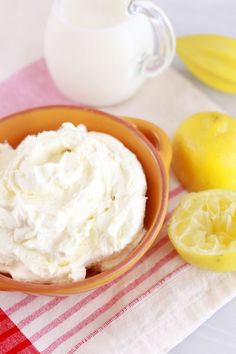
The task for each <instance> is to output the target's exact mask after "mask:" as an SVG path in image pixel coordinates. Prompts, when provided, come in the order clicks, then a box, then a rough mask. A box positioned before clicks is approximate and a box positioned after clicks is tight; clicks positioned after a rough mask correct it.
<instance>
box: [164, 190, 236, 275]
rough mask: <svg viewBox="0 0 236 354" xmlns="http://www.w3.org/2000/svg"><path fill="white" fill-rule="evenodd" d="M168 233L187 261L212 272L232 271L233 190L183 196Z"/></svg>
mask: <svg viewBox="0 0 236 354" xmlns="http://www.w3.org/2000/svg"><path fill="white" fill-rule="evenodd" d="M168 234H169V237H170V240H171V242H172V243H173V245H174V247H175V248H176V250H177V251H178V253H179V254H180V255H181V256H182V257H183V258H184V259H185V260H186V261H187V262H188V263H191V264H194V265H196V266H199V267H202V268H206V269H209V270H213V271H218V272H225V271H235V270H236V192H235V191H229V190H221V189H219V190H209V191H203V192H198V193H190V194H187V195H185V196H184V197H183V198H182V200H181V202H180V204H179V206H178V207H177V209H176V210H175V211H174V213H173V215H172V217H171V219H170V221H169V224H168Z"/></svg>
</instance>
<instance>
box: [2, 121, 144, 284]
mask: <svg viewBox="0 0 236 354" xmlns="http://www.w3.org/2000/svg"><path fill="white" fill-rule="evenodd" d="M146 189H147V184H146V178H145V175H144V172H143V169H142V166H141V164H140V162H139V161H138V160H137V158H136V156H135V155H134V154H133V153H132V152H131V151H130V150H128V149H127V148H126V147H125V146H124V145H123V144H122V143H121V142H120V141H118V140H117V139H115V138H113V137H112V136H110V135H107V134H103V133H98V132H88V131H87V129H86V127H85V126H84V125H79V126H77V127H76V126H74V125H73V124H71V123H64V124H63V125H62V126H61V128H60V129H59V130H57V131H45V132H43V133H40V134H38V135H37V136H33V135H30V136H28V137H26V138H25V139H24V140H23V141H22V142H21V144H20V145H19V146H18V147H17V148H16V149H13V148H12V147H11V146H10V145H8V144H7V143H5V144H0V271H1V272H5V273H9V274H10V275H11V276H12V277H13V278H14V279H17V280H21V281H35V282H64V281H77V280H80V279H84V278H85V276H86V268H89V267H91V266H93V265H94V264H96V263H98V262H101V261H103V260H105V259H106V257H110V256H111V255H113V254H116V253H117V252H120V251H121V250H122V249H125V248H126V247H127V246H128V245H130V244H132V243H133V242H135V240H137V239H138V238H139V235H140V234H142V233H143V221H144V214H145V205H146V197H145V195H146Z"/></svg>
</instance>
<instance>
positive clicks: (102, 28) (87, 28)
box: [52, 0, 135, 31]
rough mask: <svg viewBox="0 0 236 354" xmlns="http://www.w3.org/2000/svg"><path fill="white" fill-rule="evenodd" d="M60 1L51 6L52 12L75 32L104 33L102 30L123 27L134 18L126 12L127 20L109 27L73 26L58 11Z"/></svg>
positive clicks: (56, 0) (128, 1)
mask: <svg viewBox="0 0 236 354" xmlns="http://www.w3.org/2000/svg"><path fill="white" fill-rule="evenodd" d="M62 1H63V0H54V2H53V6H52V12H53V13H54V14H55V15H56V16H57V17H58V19H59V20H60V21H62V22H63V23H64V24H65V25H67V26H69V27H71V28H73V29H74V30H77V31H89V30H96V31H104V30H107V29H108V28H109V29H115V28H117V27H120V26H122V25H125V24H126V23H127V22H128V21H127V20H132V19H133V18H134V17H135V16H134V17H132V16H130V14H129V12H128V11H127V15H128V16H127V18H126V19H124V20H123V21H121V22H118V23H116V24H114V25H109V26H105V27H92V26H79V25H75V24H73V23H71V22H70V21H69V20H67V18H66V17H65V16H63V15H62V12H61V11H60V3H61V2H62ZM131 1H132V0H127V7H128V6H129V3H130V2H131Z"/></svg>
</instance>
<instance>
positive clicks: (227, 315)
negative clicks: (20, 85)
mask: <svg viewBox="0 0 236 354" xmlns="http://www.w3.org/2000/svg"><path fill="white" fill-rule="evenodd" d="M86 1H89V0H86ZM111 1H112V0H111ZM51 3H52V0H0V48H1V49H0V80H4V79H7V78H8V77H9V76H10V75H11V74H13V73H14V72H16V71H18V70H19V69H20V68H22V67H23V66H26V65H27V64H29V63H30V62H32V61H33V60H36V59H38V58H40V57H42V56H43V31H44V27H45V24H46V21H47V16H48V12H49V10H50V7H51ZM157 3H158V5H159V6H160V7H162V8H163V9H164V10H165V12H166V13H167V15H168V16H169V18H170V19H171V21H172V23H173V26H174V29H175V33H176V35H177V36H182V35H186V34H192V33H217V34H223V35H230V36H234V37H235V38H236V0H195V1H191V0H158V1H157ZM173 65H174V67H175V68H176V69H177V70H178V71H180V72H181V73H182V74H183V75H184V76H185V77H187V78H188V79H189V80H190V81H191V82H192V83H194V85H195V86H197V87H198V88H200V89H201V90H202V91H203V92H205V94H206V95H207V96H209V97H210V98H211V99H212V100H214V101H215V102H216V103H218V104H219V105H220V106H221V107H222V109H223V110H225V111H226V112H228V113H230V114H232V115H234V116H235V117H236V96H235V95H227V94H223V93H220V92H216V91H214V90H212V89H210V88H208V87H206V86H204V85H203V84H201V83H200V82H198V81H197V80H196V79H195V78H193V77H192V76H191V74H189V73H187V72H186V71H185V68H184V67H183V65H182V64H181V62H180V61H179V60H178V59H177V58H176V59H175V62H174V64H173ZM176 306H177V304H176ZM235 314H236V299H235V300H233V301H232V302H231V303H229V304H228V305H226V306H224V308H222V309H221V310H220V311H218V313H217V314H216V315H215V316H213V317H212V318H211V319H210V320H209V321H207V322H206V323H205V324H203V325H202V326H201V327H200V328H199V329H198V330H197V331H196V332H195V333H193V334H192V335H191V336H190V337H188V338H187V339H186V340H185V341H184V342H182V343H181V344H179V345H178V346H177V347H176V348H174V349H173V350H172V351H171V354H189V353H191V354H199V353H201V354H211V353H214V354H222V353H225V354H235V353H236V334H235V333H236V316H235ZM156 335H158V333H157V334H156Z"/></svg>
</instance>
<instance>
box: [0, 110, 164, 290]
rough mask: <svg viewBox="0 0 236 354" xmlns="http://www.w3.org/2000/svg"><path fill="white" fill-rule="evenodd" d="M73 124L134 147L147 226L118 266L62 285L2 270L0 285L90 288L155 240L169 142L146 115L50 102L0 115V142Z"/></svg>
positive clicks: (15, 141)
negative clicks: (114, 113)
mask: <svg viewBox="0 0 236 354" xmlns="http://www.w3.org/2000/svg"><path fill="white" fill-rule="evenodd" d="M66 121H67V122H72V123H74V124H76V125H78V124H80V123H83V124H85V125H86V126H87V128H88V130H94V131H98V132H103V133H107V134H110V135H112V136H114V137H115V138H117V139H119V140H120V141H122V142H123V143H124V145H125V146H126V147H127V148H128V149H130V150H131V151H133V152H134V153H135V154H136V156H137V158H138V159H139V161H140V162H141V164H142V166H143V169H144V171H145V174H146V178H147V184H148V190H147V197H148V200H147V206H146V214H145V228H146V230H147V232H146V234H145V236H144V237H143V239H142V241H141V242H140V244H139V245H138V246H137V247H136V248H135V249H134V250H133V251H132V253H131V254H130V255H129V256H128V257H127V258H126V259H125V260H124V261H122V262H120V263H119V264H118V265H117V266H115V267H113V268H112V269H109V270H107V271H104V272H102V273H99V274H96V275H93V276H91V277H88V278H86V279H85V280H82V281H79V282H72V283H66V284H61V283H60V284H38V283H29V282H19V281H16V280H14V279H12V278H10V277H8V276H5V275H0V290H8V291H23V292H30V293H33V294H45V295H69V294H77V293H80V292H84V291H88V290H91V289H94V288H96V287H99V286H101V285H104V284H106V283H108V282H110V281H112V280H114V279H116V278H117V277H119V276H120V275H122V274H123V273H125V272H126V271H127V270H128V269H130V268H131V267H132V266H133V265H134V264H135V263H137V262H138V260H139V259H140V258H141V257H142V256H143V255H144V253H145V252H146V251H147V250H148V249H149V248H150V246H151V245H152V243H153V242H154V240H155V239H156V237H157V235H158V233H159V231H160V228H161V226H162V224H163V221H164V218H165V214H166V209H167V202H168V170H169V165H170V160H171V145H170V142H169V140H168V138H167V136H166V135H165V133H164V132H163V131H162V130H161V129H160V128H159V127H157V126H155V125H154V124H152V123H149V122H147V121H144V120H140V119H134V118H126V119H123V118H118V117H115V116H112V115H110V114H107V113H103V112H100V111H96V110H94V109H89V108H85V107H72V106H55V107H54V106H53V107H44V108H36V109H31V110H27V111H23V112H19V113H16V114H14V115H11V116H8V117H6V118H4V119H2V120H0V142H1V143H2V142H4V141H6V140H7V141H8V142H9V143H10V144H11V145H13V146H17V144H18V143H19V142H20V141H21V140H22V139H24V137H25V136H27V135H29V134H36V133H38V132H42V131H44V130H55V129H58V128H59V127H60V126H61V124H62V123H63V122H66Z"/></svg>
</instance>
